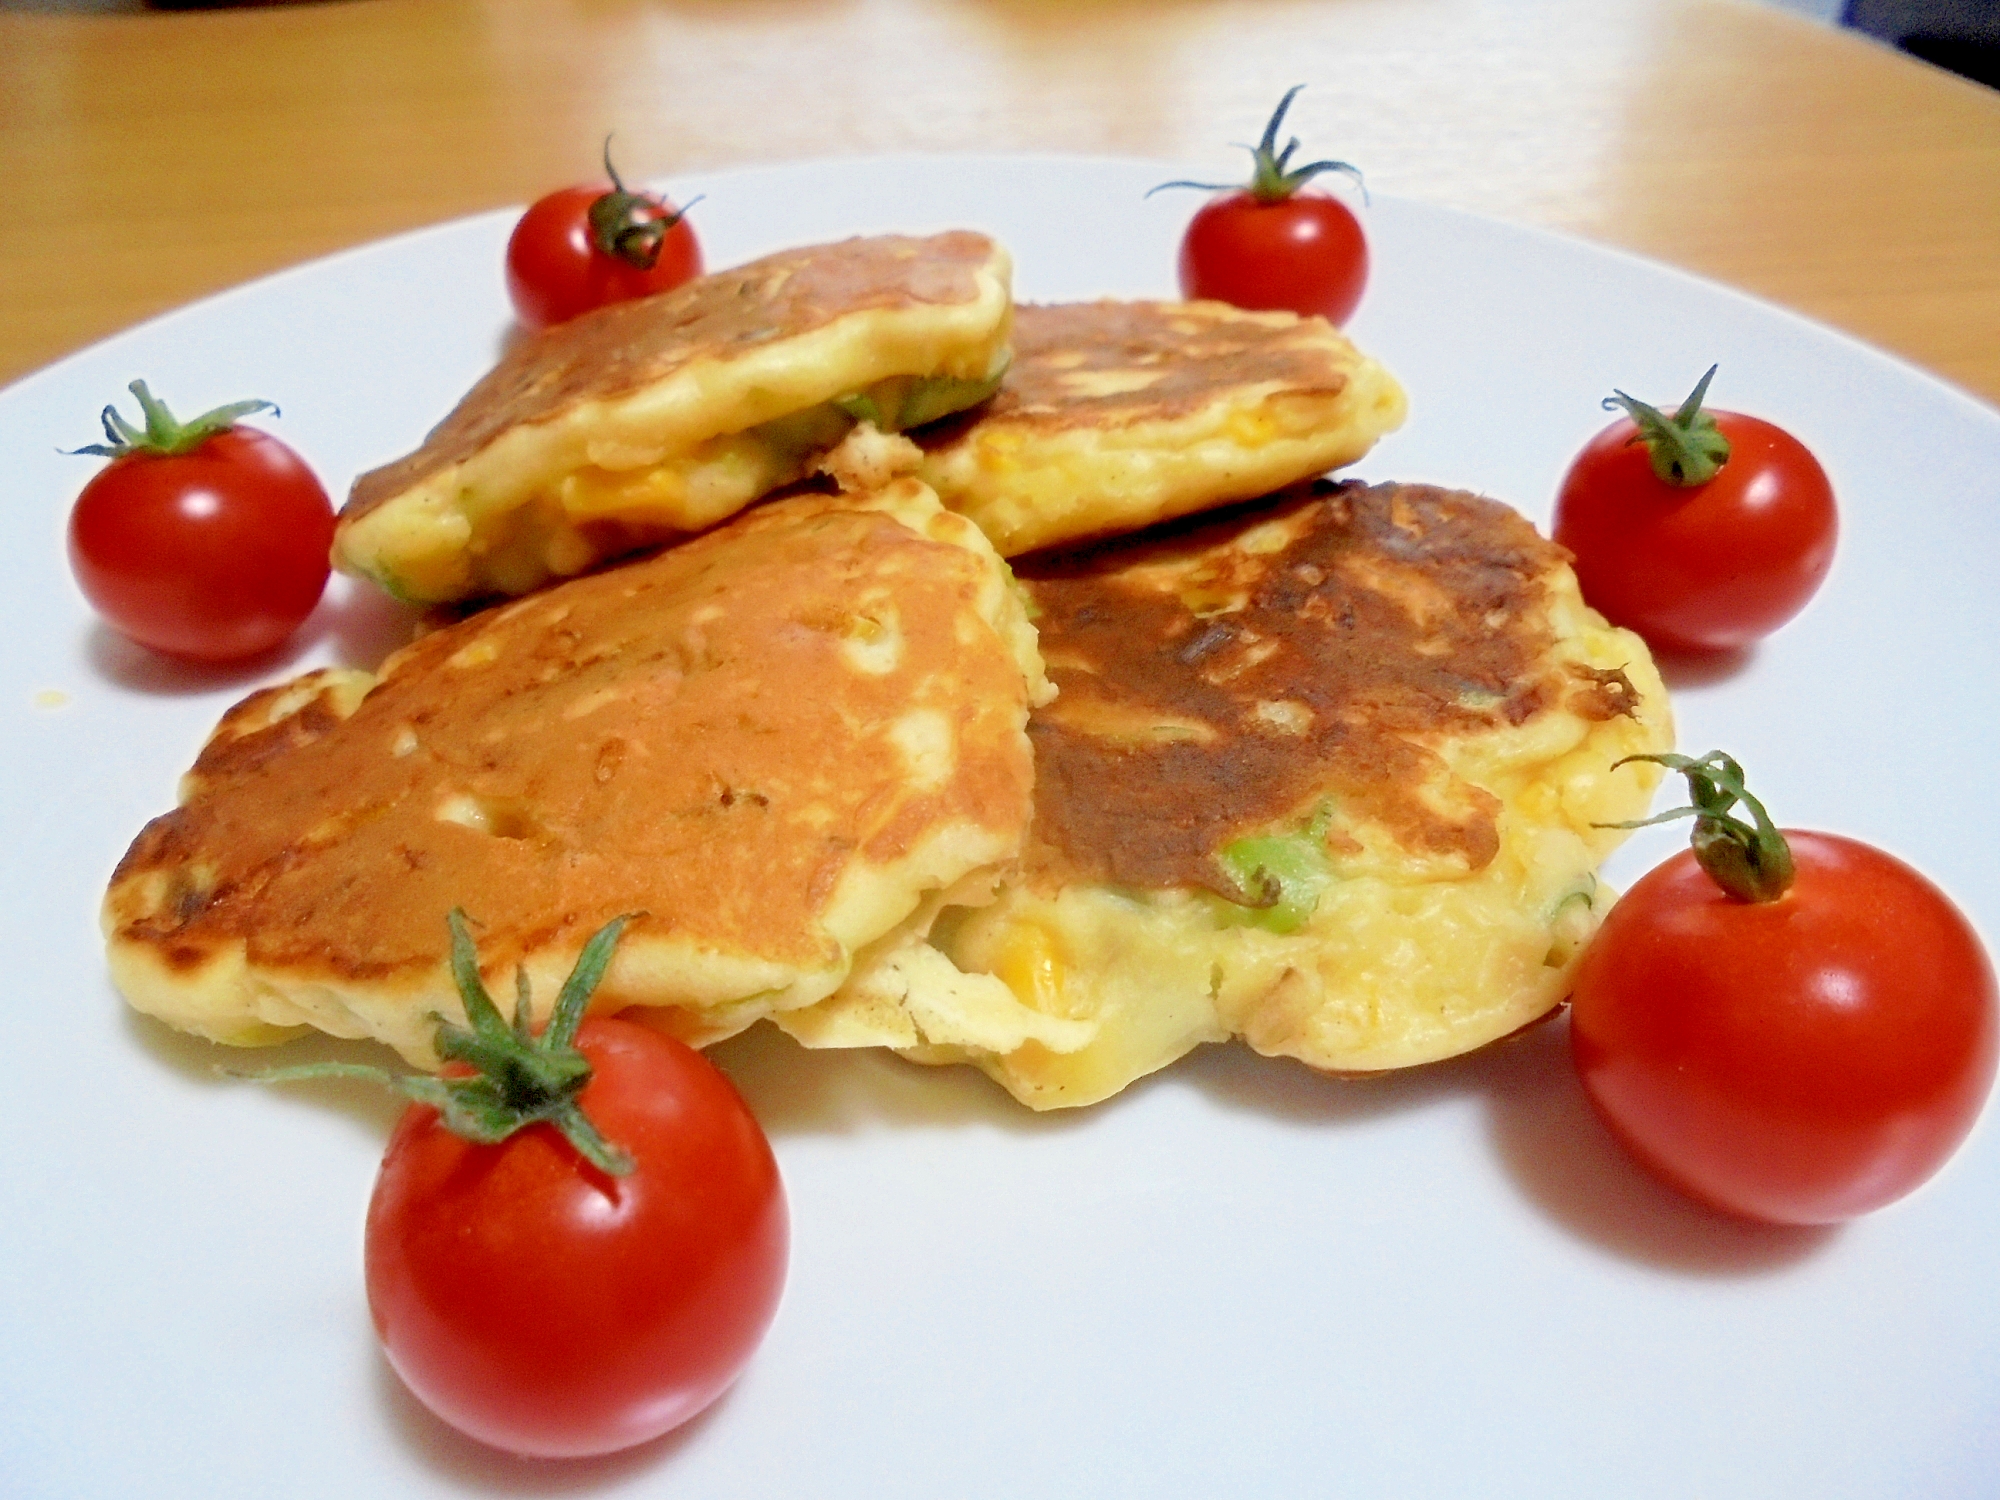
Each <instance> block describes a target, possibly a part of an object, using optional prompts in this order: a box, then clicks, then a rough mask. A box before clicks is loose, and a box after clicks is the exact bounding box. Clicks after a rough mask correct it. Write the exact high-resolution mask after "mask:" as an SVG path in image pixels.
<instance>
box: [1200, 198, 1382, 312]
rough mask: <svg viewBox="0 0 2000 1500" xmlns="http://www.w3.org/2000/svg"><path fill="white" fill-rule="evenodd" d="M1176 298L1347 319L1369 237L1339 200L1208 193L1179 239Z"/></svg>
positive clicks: (1362, 285)
mask: <svg viewBox="0 0 2000 1500" xmlns="http://www.w3.org/2000/svg"><path fill="white" fill-rule="evenodd" d="M1180 281H1181V295H1182V296H1183V297H1186V298H1188V299H1190V300H1194V299H1198V298H1207V299H1212V300H1214V301H1217V302H1227V303H1230V304H1231V305H1233V306H1236V307H1242V308H1248V309H1251V310H1252V311H1260V312H1261V311H1270V310H1282V311H1286V312H1295V313H1297V314H1299V315H1300V316H1301V317H1314V316H1318V317H1322V318H1325V319H1326V320H1327V321H1328V322H1329V323H1332V324H1333V325H1334V326H1335V327H1339V326H1340V325H1342V324H1344V323H1346V321H1347V320H1348V319H1349V318H1350V317H1352V316H1353V315H1354V309H1355V308H1356V307H1358V306H1359V305H1360V303H1361V294H1362V292H1363V290H1365V289H1366V287H1367V285H1368V239H1367V236H1366V235H1364V234H1363V233H1362V230H1361V221H1360V220H1359V219H1357V218H1356V217H1355V216H1354V213H1353V211H1352V210H1351V209H1349V208H1348V206H1347V205H1346V204H1344V203H1342V202H1341V201H1340V200H1339V199H1338V198H1334V197H1331V196H1329V195H1327V194H1325V193H1317V192H1313V191H1311V190H1309V189H1308V190H1303V191H1300V192H1295V193H1293V194H1292V195H1291V196H1290V197H1288V198H1283V199H1279V200H1278V201H1276V202H1273V203H1260V202H1258V200H1257V199H1256V197H1255V196H1253V195H1252V194H1250V193H1248V192H1235V193H1225V194H1222V195H1221V196H1219V197H1215V198H1211V199H1209V201H1208V202H1207V203H1205V204H1203V205H1202V206H1201V207H1200V208H1199V209H1197V210H1196V211H1195V216H1194V218H1193V219H1192V220H1190V221H1189V223H1188V227H1187V232H1186V233H1185V234H1184V235H1183V236H1182V238H1181V253H1180Z"/></svg>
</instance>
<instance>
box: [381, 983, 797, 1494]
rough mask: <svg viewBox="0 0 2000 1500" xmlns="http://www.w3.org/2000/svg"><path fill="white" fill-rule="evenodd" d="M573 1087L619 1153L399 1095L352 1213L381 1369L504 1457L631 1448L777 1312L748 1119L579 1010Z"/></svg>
mask: <svg viewBox="0 0 2000 1500" xmlns="http://www.w3.org/2000/svg"><path fill="white" fill-rule="evenodd" d="M576 1047H577V1050H579V1051H580V1052H581V1053H582V1054H583V1056H584V1057H585V1058H586V1059H587V1060H588V1062H589V1064H590V1067H591V1069H592V1070H593V1071H592V1076H591V1078H590V1080H589V1082H588V1083H587V1084H585V1085H584V1087H583V1090H582V1092H581V1094H580V1095H579V1096H578V1101H577V1102H578V1104H579V1105H580V1107H581V1109H582V1111H583V1113H584V1114H585V1115H587V1116H588V1117H589V1120H590V1121H591V1123H592V1124H593V1125H595V1127H596V1128H597V1129H598V1130H599V1131H600V1132H601V1133H602V1135H603V1136H604V1137H605V1138H606V1139H608V1140H610V1141H612V1142H614V1143H615V1144H616V1145H618V1146H620V1147H622V1148H623V1149H624V1150H625V1151H626V1152H627V1153H628V1154H629V1155H630V1157H631V1158H632V1162H633V1170H632V1171H631V1173H630V1174H629V1175H626V1176H616V1177H614V1176H611V1175H609V1174H607V1173H605V1172H603V1171H600V1170H599V1169H597V1168H596V1167H593V1166H592V1165H590V1164H589V1163H588V1162H587V1161H585V1160H584V1158H583V1157H582V1156H581V1155H579V1153H578V1151H577V1149H576V1148H575V1147H574V1146H573V1145H571V1144H570V1143H569V1142H568V1141H567V1140H565V1139H564V1137H563V1136H562V1134H561V1133H560V1132H559V1131H558V1130H557V1129H556V1127H555V1126H554V1125H551V1124H549V1123H546V1122H542V1123H537V1124H533V1125H529V1126H527V1127H526V1128H525V1129H522V1130H520V1131H518V1132H517V1133H516V1134H514V1135H512V1136H510V1137H508V1138H507V1139H506V1140H504V1141H501V1142H499V1143H498V1144H495V1145H478V1144H474V1143H473V1142H470V1141H467V1140H465V1139H463V1138H462V1137H460V1136H458V1135H455V1134H453V1133H452V1131H451V1130H449V1129H447V1128H446V1127H445V1125H444V1123H443V1122H442V1119H441V1117H440V1115H439V1113H438V1111H437V1110H435V1109H433V1108H432V1107H430V1106H429V1105H423V1104H418V1105H412V1106H411V1107H410V1108H409V1109H408V1110H407V1111H405V1112H404V1115H403V1117H402V1119H401V1121H400V1122H399V1123H398V1125H397V1127H396V1130H395V1133H394V1134H393V1136H392V1137H391V1138H390V1142H389V1148H388V1151H387V1153H386V1155H385V1156H384V1158H383V1162H382V1170H381V1174H380V1176H379V1178H378V1179H377V1182H376V1186H375V1194H374V1198H373V1200H372V1201H371V1202H370V1204H369V1208H368V1228H367V1257H366V1258H367V1277H368V1303H369V1307H370V1309H371V1311H372V1313H373V1315H374V1320H375V1328H376V1332H377V1333H378V1334H379V1335H380V1337H381V1340H382V1346H383V1349H384V1350H385V1351H386V1353H387V1355H388V1358H389V1362H390V1364H391V1365H392V1366H394V1368H395V1370H396V1373H397V1374H398V1375H400V1376H401V1377H402V1379H403V1380H404V1382H405V1383H406V1384H407V1385H408V1386H409V1387H410V1389H411V1390H412V1391H413V1392H414V1393H415V1394H416V1395H417V1396H418V1398H419V1399H421V1400H422V1401H423V1403H424V1404H425V1405H426V1406H428V1407H429V1408H430V1409H431V1410H432V1411H434V1412H435V1413H437V1414H438V1415H439V1416H440V1417H442V1418H443V1419H444V1420H445V1421H447V1422H449V1423H451V1424H452V1425H453V1426H454V1427H457V1428H459V1429H460V1430H462V1431H464V1432H466V1433H469V1434H470V1435H472V1436H473V1437H475V1438H478V1439H480V1440H481V1441H483V1442H486V1443H490V1444H492V1445H494V1446H496V1447H499V1448H504V1449H508V1450H510V1451H513V1452H517V1453H525V1454H534V1455H540V1456H545V1457H568V1456H579V1455H585V1454H593V1453H607V1452H611V1451H614V1450H616V1449H620V1448H626V1447H630V1446H631V1445H633V1444H635V1443H641V1442H644V1441H646V1440H647V1439H649V1438H653V1437H657V1436H658V1435H659V1434H661V1433H663V1432H666V1431H668V1430H669V1429H671V1428H673V1427H675V1426H678V1425H679V1424H680V1423H682V1422H685V1421H686V1420H687V1419H688V1418H690V1417H692V1416H694V1415H695V1414H696V1413H697V1412H699V1411H701V1410H702V1409H703V1408H704V1407H706V1406H707V1405H708V1404H709V1403H710V1402H711V1401H713V1400H714V1399H715V1398H716V1397H717V1396H718V1395H720V1394H721V1393H722V1391H723V1390H724V1389H725V1388H726V1387H727V1386H728V1385H729V1384H730V1382H731V1381H733V1380H734V1379H735V1378H736V1375H737V1373H738V1372H739V1371H740V1370H741V1369H742V1368H743V1366H744V1365H745V1364H746V1363H747V1362H748V1360H749V1358H750V1356H751V1354H752V1353H753V1352H754V1350H755V1349H756V1347H757V1344H758V1343H759V1341H760V1340H761V1339H762V1337H763V1335H764V1331H765V1329H766V1327H767V1326H768V1325H769V1324H770V1321H771V1318H772V1316H773V1314H774V1313H775V1312H776V1310H777V1305H778V1297H779V1293H780V1290H781V1289H782V1287H783V1284H784V1277H785V1261H786V1255H787V1246H788V1228H787V1218H786V1211H785V1199H784V1191H783V1188H782V1186H781V1184H780V1182H779V1178H778V1168H777V1163H776V1162H775V1160H774V1159H773V1158H772V1155H771V1149H770V1145H769V1143H768V1142H767V1141H766V1140H765V1138H764V1133H763V1131H762V1130H761V1129H760V1128H759V1127H758V1125H757V1121H756V1119H755V1118H754V1117H753V1116H752V1115H751V1113H750V1111H749V1109H748V1108H747V1107H746V1106H745V1105H744V1103H743V1101H742V1099H741V1098H740V1097H739V1096H738V1095H737V1093H736V1091H735V1089H734V1088H733V1087H731V1085H730V1083H729V1081H728V1080H727V1079H726V1078H724V1077H723V1076H722V1075H721V1074H720V1073H718V1072H717V1071H716V1070H715V1068H714V1067H713V1066H712V1065H711V1064H709V1063H708V1062H707V1061H706V1060H705V1059H704V1058H703V1057H702V1056H701V1055H700V1054H699V1053H697V1052H695V1051H693V1050H692V1049H690V1048H689V1047H687V1046H685V1045H683V1044H682V1043H680V1042H677V1041H674V1040H672V1039H671V1038H668V1037H666V1036H663V1035H661V1034H660V1033H658V1032H655V1031H652V1030H649V1029H648V1028H646V1027H643V1026H639V1025H636V1024H634V1023H632V1022H629V1021H620V1020H616V1019H602V1020H600V1019H595V1018H593V1019H587V1020H585V1021H584V1022H583V1023H582V1025H581V1028H580V1030H579V1031H578V1032H577V1035H576Z"/></svg>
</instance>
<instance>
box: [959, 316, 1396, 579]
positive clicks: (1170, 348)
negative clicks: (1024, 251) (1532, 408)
mask: <svg viewBox="0 0 2000 1500" xmlns="http://www.w3.org/2000/svg"><path fill="white" fill-rule="evenodd" d="M1404 406H1405V402H1404V398H1403V391H1402V387H1400V386H1399V385H1397V384H1396V381H1395V379H1394V377H1392V376H1391V375H1390V374H1389V372H1388V371H1387V370H1385V369H1383V368H1382V366H1381V365H1379V364H1377V363H1376V362H1375V361H1374V360H1372V359H1370V358H1369V357H1368V356H1367V355H1365V354H1363V353H1362V352H1361V351H1360V350H1359V349H1356V348H1355V347H1354V345H1353V344H1351V343H1349V342H1348V341H1347V339H1346V338H1345V337H1344V336H1343V335H1342V334H1341V333H1340V331H1339V330H1338V329H1336V328H1334V327H1333V326H1332V325H1331V324H1329V323H1328V322H1326V320H1325V319H1323V318H1300V317H1297V316H1295V315H1294V314H1292V313H1286V312H1245V311H1243V310H1241V309H1239V308H1234V307H1229V306H1226V305H1225V304H1223V303H1220V302H1109V301H1107V302H1079V303H1070V304H1064V305H1057V306H1033V305H1024V306H1021V307H1018V308H1016V309H1015V324H1014V363H1013V365H1012V367H1011V368H1010V369H1009V370H1008V373H1007V376H1006V379H1005V380H1004V381H1003V383H1002V385H1001V388H1000V392H999V394H998V395H997V396H996V397H995V398H994V399H993V400H992V401H991V402H990V403H988V404H987V405H986V406H985V407H983V408H980V409H979V410H978V411H977V412H976V413H972V414H968V415H967V416H964V417H960V418H957V419H954V420H952V421H949V422H945V423H942V424H940V425H939V426H938V427H936V428H933V429H930V430H928V431H926V432H925V433H923V434H921V435H920V440H921V442H922V443H923V446H924V448H925V449H926V458H925V462H924V465H923V469H922V471H921V472H922V474H923V477H924V478H925V479H926V480H927V481H928V482H929V483H930V484H931V485H932V486H933V487H934V488H935V489H936V490H937V492H938V494H939V496H940V497H941V498H942V499H943V500H944V503H945V504H946V505H948V506H950V507H951V508H952V509H953V510H956V511H958V512H960V513H961V514H963V515H967V516H970V517H971V518H972V519H973V520H974V521H976V522H978V523H979V526H980V529H981V530H983V531H984V532H985V533H986V534H987V535H988V536H989V537H991V538H992V539H993V544H994V545H995V546H996V547H998V548H999V549H1000V551H1001V552H1002V553H1003V554H1004V555H1006V556H1008V557H1013V556H1016V555H1018V554H1020V553H1023V552H1032V551H1034V550H1036V549H1037V548H1041V547H1050V546H1056V545H1067V544H1071V543H1075V542H1079V541H1084V540H1089V539H1094V538H1097V537H1105V536H1116V535H1120V534H1123V533H1125V532H1129V531H1137V530H1139V529H1140V528H1142V527H1145V526H1150V525H1152V524H1153V523H1155V522H1157V521H1163V520H1167V519H1169V518H1171V517H1174V516H1182V515H1186V514H1188V513H1189V512H1191V511H1197V510H1206V509H1208V508H1210V507H1212V506H1217V505H1222V504H1225V503H1228V502H1230V501H1236V500H1248V499H1252V498H1254V497H1256V496H1259V495H1268V494H1270V493H1272V492H1273V491H1275V490H1279V489H1282V488H1284V487H1285V486H1287V485H1291V484H1296V483H1298V482H1299V481H1301V480H1306V479H1312V478H1315V477H1316V476H1318V475H1321V474H1324V473H1326V472H1327V470H1329V469H1335V468H1339V467H1340V466H1341V465H1343V464H1351V463H1353V462H1354V461H1355V460H1356V459H1358V458H1360V457H1361V456H1362V455H1363V454H1365V453H1367V452H1368V450H1369V449H1370V448H1372V447H1373V446H1374V445H1375V442H1376V440H1377V439H1378V438H1380V437H1381V436H1382V435H1383V434H1384V433H1387V432H1390V431H1393V430H1394V429H1395V428H1396V427H1398V426H1400V425H1401V424H1402V421H1403V413H1404Z"/></svg>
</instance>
